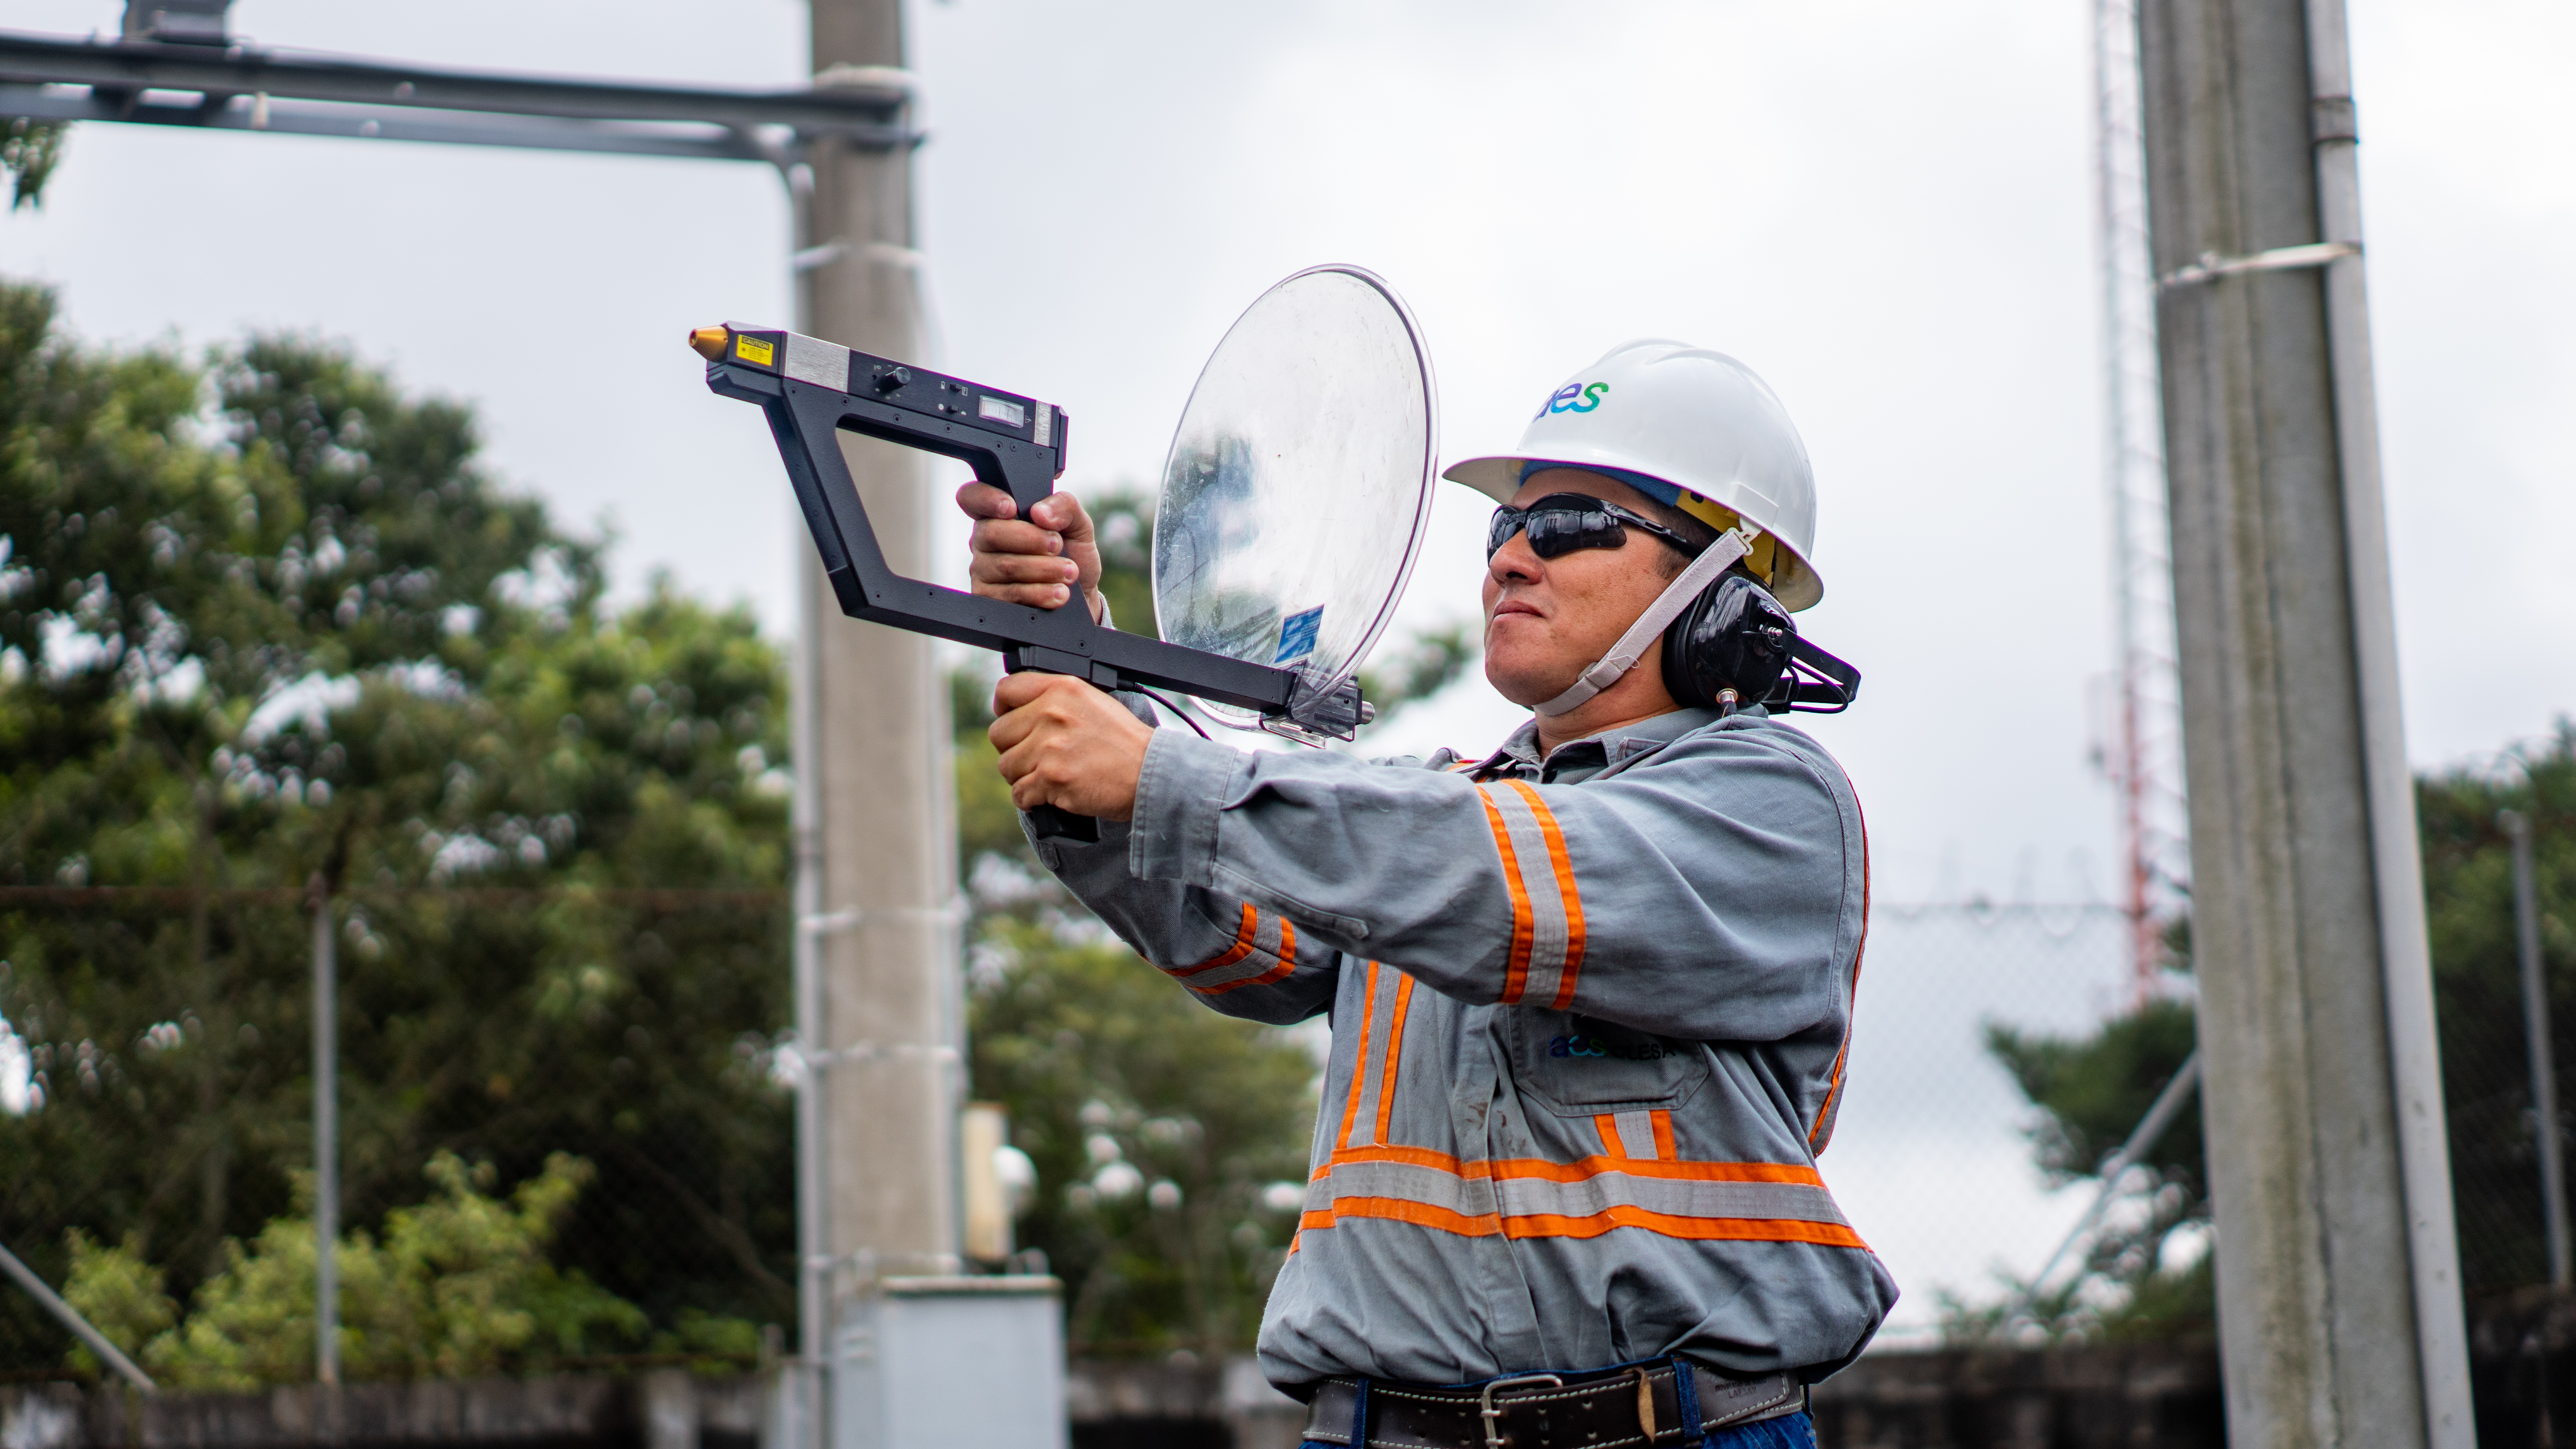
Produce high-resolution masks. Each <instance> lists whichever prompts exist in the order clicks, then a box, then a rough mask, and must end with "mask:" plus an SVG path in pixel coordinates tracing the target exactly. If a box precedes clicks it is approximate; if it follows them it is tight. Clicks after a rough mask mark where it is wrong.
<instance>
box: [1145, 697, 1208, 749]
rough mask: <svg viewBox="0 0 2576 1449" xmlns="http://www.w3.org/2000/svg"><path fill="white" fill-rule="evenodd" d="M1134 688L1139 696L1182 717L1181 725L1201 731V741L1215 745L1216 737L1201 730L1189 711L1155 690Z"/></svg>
mask: <svg viewBox="0 0 2576 1449" xmlns="http://www.w3.org/2000/svg"><path fill="white" fill-rule="evenodd" d="M1134 688H1135V690H1136V692H1137V693H1138V694H1141V695H1143V696H1145V697H1146V698H1147V699H1150V700H1152V701H1153V702H1154V703H1156V704H1159V705H1161V706H1162V707H1163V708H1165V709H1168V710H1170V711H1171V712H1172V713H1174V714H1176V715H1179V716H1180V717H1181V723H1183V724H1185V725H1188V726H1189V727H1190V728H1191V729H1194V730H1198V731H1199V738H1200V739H1203V740H1206V741H1208V742H1209V743H1210V744H1214V743H1215V742H1216V741H1215V737H1214V736H1212V735H1210V734H1209V733H1208V732H1207V731H1206V730H1201V729H1199V722H1198V721H1197V720H1194V719H1192V718H1190V712H1189V711H1188V710H1185V709H1183V708H1181V707H1180V706H1179V705H1178V704H1175V703H1173V702H1172V701H1171V700H1170V699H1169V698H1167V697H1165V696H1164V695H1161V694H1158V693H1156V692H1155V691H1153V690H1150V689H1147V688H1146V687H1145V686H1143V685H1141V684H1139V685H1136V686H1134Z"/></svg>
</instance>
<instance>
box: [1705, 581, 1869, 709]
mask: <svg viewBox="0 0 2576 1449" xmlns="http://www.w3.org/2000/svg"><path fill="white" fill-rule="evenodd" d="M1663 666H1664V688H1665V689H1666V690H1668V691H1670V692H1671V694H1672V696H1673V701H1674V702H1675V703H1677V704H1680V705H1682V706H1684V707H1686V708H1690V707H1695V708H1699V709H1715V710H1721V711H1723V712H1725V713H1727V714H1733V713H1734V712H1735V711H1736V710H1737V709H1738V708H1739V707H1741V706H1744V705H1748V704H1759V705H1763V706H1766V707H1768V708H1771V709H1775V710H1776V709H1791V710H1799V711H1803V712H1807V713H1814V714H1836V713H1839V712H1841V711H1843V710H1846V709H1849V708H1851V703H1852V701H1853V700H1854V699H1855V698H1857V697H1858V696H1859V694H1860V671H1859V670H1857V669H1854V668H1853V667H1852V666H1851V665H1849V664H1846V663H1844V662H1843V661H1842V660H1840V659H1837V658H1835V657H1834V656H1832V655H1831V654H1827V653H1826V652H1825V651H1823V650H1822V649H1819V648H1817V647H1816V646H1815V645H1813V644H1810V643H1808V642H1807V641H1806V640H1804V639H1802V638H1800V637H1798V626H1797V624H1796V622H1795V621H1793V620H1792V619H1791V618H1790V617H1789V611H1788V610H1787V609H1785V608H1782V607H1781V606H1780V601H1779V600H1778V599H1775V598H1773V597H1772V596H1771V591H1770V590H1769V589H1766V588H1764V587H1762V586H1761V585H1760V584H1758V583H1755V582H1754V581H1753V580H1752V579H1751V578H1750V577H1748V576H1746V575H1744V574H1741V573H1732V572H1730V573H1728V574H1727V575H1725V576H1724V577H1722V578H1720V579H1719V580H1718V581H1717V582H1716V583H1713V584H1711V585H1709V586H1708V587H1707V588H1705V589H1703V590H1701V591H1700V595H1699V597H1698V598H1696V599H1693V600H1692V601H1691V602H1690V605H1689V607H1687V608H1685V609H1683V610H1682V612H1681V616H1680V617H1679V618H1677V619H1675V620H1673V622H1672V625H1671V627H1669V628H1667V629H1666V630H1664V649H1663Z"/></svg>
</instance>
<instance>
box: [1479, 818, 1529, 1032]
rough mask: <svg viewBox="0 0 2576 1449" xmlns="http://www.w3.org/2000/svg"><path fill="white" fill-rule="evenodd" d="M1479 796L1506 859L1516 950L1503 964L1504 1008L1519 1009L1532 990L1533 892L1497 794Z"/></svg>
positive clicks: (1506, 887)
mask: <svg viewBox="0 0 2576 1449" xmlns="http://www.w3.org/2000/svg"><path fill="white" fill-rule="evenodd" d="M1476 793H1477V795H1478V796H1480V797H1482V798H1483V800H1484V802H1485V822H1486V824H1488V825H1490V826H1491V827H1492V828H1493V831H1494V850H1495V853H1496V854H1498V855H1500V856H1501V857H1502V862H1503V888H1504V890H1506V891H1508V892H1509V893H1510V894H1511V898H1512V949H1511V955H1510V956H1509V957H1508V958H1506V959H1505V960H1504V962H1503V995H1502V1004H1503V1005H1505V1006H1518V1005H1520V1003H1521V992H1522V991H1524V990H1525V989H1527V988H1528V986H1529V961H1530V943H1531V940H1532V938H1533V937H1534V936H1535V935H1536V934H1537V929H1538V928H1537V926H1536V925H1535V924H1534V923H1533V922H1532V921H1531V920H1530V901H1529V891H1528V890H1527V889H1525V888H1524V887H1523V886H1522V885H1521V863H1520V860H1519V858H1518V856H1517V855H1516V854H1515V853H1514V852H1513V850H1512V832H1511V828H1510V827H1509V826H1507V825H1505V824H1503V812H1502V811H1500V810H1497V809H1495V808H1494V792H1493V791H1491V790H1489V789H1486V788H1485V787H1484V786H1482V785H1479V786H1477V787H1476Z"/></svg>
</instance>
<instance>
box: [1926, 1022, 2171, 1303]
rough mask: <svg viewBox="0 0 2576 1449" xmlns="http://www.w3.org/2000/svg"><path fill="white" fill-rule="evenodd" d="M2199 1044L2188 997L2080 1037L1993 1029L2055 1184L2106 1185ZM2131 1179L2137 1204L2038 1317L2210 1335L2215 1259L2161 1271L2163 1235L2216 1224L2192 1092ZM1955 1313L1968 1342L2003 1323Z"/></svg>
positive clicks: (2108, 1229)
mask: <svg viewBox="0 0 2576 1449" xmlns="http://www.w3.org/2000/svg"><path fill="white" fill-rule="evenodd" d="M2195 1040H2196V1038H2195V1032H2194V1028H2193V1023H2192V1003H2191V1002H2190V1000H2189V999H2187V998H2180V997H2172V996H2157V997H2151V998H2149V999H2148V1000H2146V1001H2145V1002H2143V1003H2141V1004H2140V1005H2138V1006H2137V1007H2135V1008H2133V1009H2132V1010H2129V1011H2126V1012H2123V1013H2121V1014H2119V1015H2117V1016H2114V1017H2112V1018H2111V1019H2109V1020H2108V1021H2105V1022H2103V1023H2102V1025H2101V1026H2099V1027H2098V1028H2096V1029H2095V1030H2093V1031H2091V1032H2088V1033H2085V1034H2082V1035H2078V1036H2058V1035H2052V1034H2048V1033H2042V1032H2024V1031H2020V1030H2017V1029H2015V1028H2013V1027H2009V1026H2004V1025H2001V1024H1995V1023H1990V1024H1988V1026H1987V1027H1986V1050H1987V1051H1988V1052H1989V1053H1990V1054H1991V1055H1993V1056H1994V1057H1995V1059H1996V1060H1997V1061H1999V1062H2001V1063H2002V1064H2003V1066H2004V1069H2005V1070H2006V1071H2008V1072H2010V1073H2011V1074H2012V1077H2013V1081H2014V1084H2015V1085H2016V1086H2018V1087H2020V1088H2021V1091H2022V1095H2023V1096H2024V1097H2025V1098H2027V1099H2028V1100H2029V1101H2030V1103H2031V1105H2032V1106H2034V1107H2036V1108H2038V1109H2039V1113H2038V1118H2037V1120H2036V1121H2035V1122H2034V1123H2033V1124H2032V1125H2031V1127H2030V1129H2029V1134H2030V1138H2031V1143H2032V1147H2033V1149H2034V1155H2035V1157H2036V1158H2037V1160H2038V1163H2039V1167H2040V1170H2041V1172H2042V1173H2044V1174H2045V1175H2046V1176H2047V1179H2048V1181H2049V1184H2050V1185H2051V1186H2053V1187H2062V1186H2065V1185H2068V1184H2071V1183H2098V1182H2099V1179H2100V1175H2101V1170H2102V1165H2103V1163H2104V1162H2105V1161H2106V1160H2107V1159H2108V1158H2109V1157H2110V1156H2111V1154H2113V1153H2115V1152H2117V1151H2119V1150H2120V1147H2121V1146H2122V1144H2124V1143H2125V1142H2127V1141H2128V1138H2129V1134H2130V1133H2131V1132H2132V1131H2134V1130H2135V1129H2136V1128H2137V1125H2138V1123H2139V1122H2141V1121H2142V1120H2144V1119H2145V1117H2146V1115H2147V1112H2148V1109H2149V1108H2151V1107H2152V1106H2154V1104H2155V1100H2156V1097H2157V1096H2158V1094H2160V1093H2161V1092H2163V1090H2164V1088H2165V1086H2166V1084H2167V1083H2169V1082H2171V1081H2172V1080H2173V1076H2174V1073H2175V1072H2177V1071H2179V1070H2181V1068H2182V1065H2183V1062H2184V1061H2185V1060H2186V1059H2188V1058H2189V1057H2190V1056H2191V1053H2192V1050H2193V1046H2194V1043H2195ZM2128 1181H2129V1184H2130V1186H2129V1194H2128V1196H2129V1199H2130V1202H2131V1204H2132V1207H2131V1209H2130V1211H2129V1212H2128V1213H2127V1214H2126V1215H2122V1216H2115V1217H2113V1218H2111V1219H2110V1220H2109V1221H2108V1223H2107V1224H2106V1225H2105V1227H2104V1228H2103V1229H2102V1230H2100V1231H2098V1232H2096V1233H2095V1234H2094V1236H2093V1238H2092V1239H2091V1241H2090V1242H2088V1243H2086V1244H2085V1245H2084V1256H2083V1259H2082V1261H2081V1263H2080V1265H2079V1268H2078V1272H2077V1275H2076V1277H2075V1279H2074V1280H2073V1281H2072V1282H2071V1283H2069V1284H2067V1285H2066V1286H2064V1287H2063V1288H2061V1290H2059V1291H2058V1292H2057V1293H2055V1294H2054V1296H2053V1297H2050V1298H2048V1299H2047V1300H2046V1301H2044V1302H2042V1303H2040V1304H2038V1305H2035V1306H2036V1308H2037V1310H2038V1315H2037V1316H2039V1317H2040V1318H2042V1320H2043V1321H2045V1322H2047V1323H2049V1324H2050V1325H2052V1326H2053V1327H2054V1328H2056V1329H2058V1330H2060V1331H2073V1332H2099V1333H2104V1334H2106V1335H2108V1336H2111V1337H2163V1336H2171V1335H2172V1334H2174V1333H2177V1332H2203V1333H2205V1332H2208V1331H2210V1329H2211V1327H2212V1322H2213V1318H2214V1314H2215V1307H2214V1300H2213V1299H2212V1298H2211V1297H2210V1296H2209V1285H2210V1283H2211V1282H2212V1281H2214V1280H2213V1279H2212V1277H2211V1274H2210V1270H2209V1265H2208V1263H2207V1255H2206V1254H2204V1255H2202V1258H2201V1260H2199V1261H2196V1262H2194V1263H2190V1264H2186V1265H2183V1266H2182V1267H2181V1268H2179V1269H2175V1270H2172V1271H2167V1269H2166V1268H2165V1266H2164V1257H2165V1245H2166V1242H2167V1241H2168V1240H2169V1239H2170V1238H2172V1236H2173V1235H2174V1234H2175V1233H2176V1232H2179V1231H2183V1230H2185V1229H2203V1228H2206V1227H2207V1225H2208V1223H2209V1217H2210V1210H2209V1183H2208V1172H2207V1169H2206V1167H2205V1166H2204V1164H2203V1159H2202V1152H2201V1135H2200V1098H2199V1095H2198V1094H2197V1093H2196V1092H2195V1093H2194V1095H2193V1096H2192V1099H2191V1100H2190V1101H2189V1102H2188V1103H2187V1104H2186V1105H2185V1106H2184V1107H2183V1109H2182V1111H2181V1112H2180V1114H2179V1115H2177V1116H2176V1117H2175V1118H2174V1120H2173V1124H2172V1125H2171V1126H2170V1127H2168V1128H2167V1129H2166V1130H2165V1133H2164V1135H2163V1136H2162V1137H2160V1138H2158V1139H2157V1141H2156V1143H2155V1145H2154V1146H2152V1147H2151V1148H2149V1149H2148V1150H2147V1152H2146V1153H2145V1155H2144V1156H2143V1157H2142V1158H2141V1159H2140V1160H2139V1162H2138V1164H2137V1167H2136V1169H2135V1170H2134V1171H2133V1172H2132V1174H2131V1175H2130V1177H2129V1179H2128ZM2092 1284H2099V1285H2103V1286H2106V1287H2109V1288H2110V1289H2112V1290H2113V1299H2114V1301H2113V1303H2112V1304H2111V1305H2109V1306H2108V1307H2107V1308H2106V1307H2105V1306H2104V1305H2103V1304H2102V1303H2101V1302H2100V1300H2099V1298H2098V1296H2097V1295H2094V1294H2092V1293H2088V1292H2087V1291H2085V1290H2086V1288H2087V1287H2088V1286H2089V1285H2092ZM1950 1317H1951V1318H1952V1319H1953V1320H1954V1325H1955V1327H1957V1328H1958V1329H1959V1330H1961V1331H1964V1332H1965V1333H1966V1334H1967V1336H1971V1337H1973V1336H1975V1334H1976V1332H1977V1331H1978V1329H1979V1328H1980V1327H1982V1328H1985V1329H1993V1328H1999V1327H2001V1326H2002V1325H2001V1323H2000V1320H1999V1319H1996V1318H1995V1315H1994V1314H1992V1313H1991V1312H1988V1313H1987V1314H1985V1315H1984V1317H1983V1318H1982V1319H1981V1318H1980V1317H1979V1315H1978V1314H1977V1313H1976V1312H1975V1311H1974V1310H1963V1309H1954V1311H1953V1312H1952V1313H1951V1315H1950Z"/></svg>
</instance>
